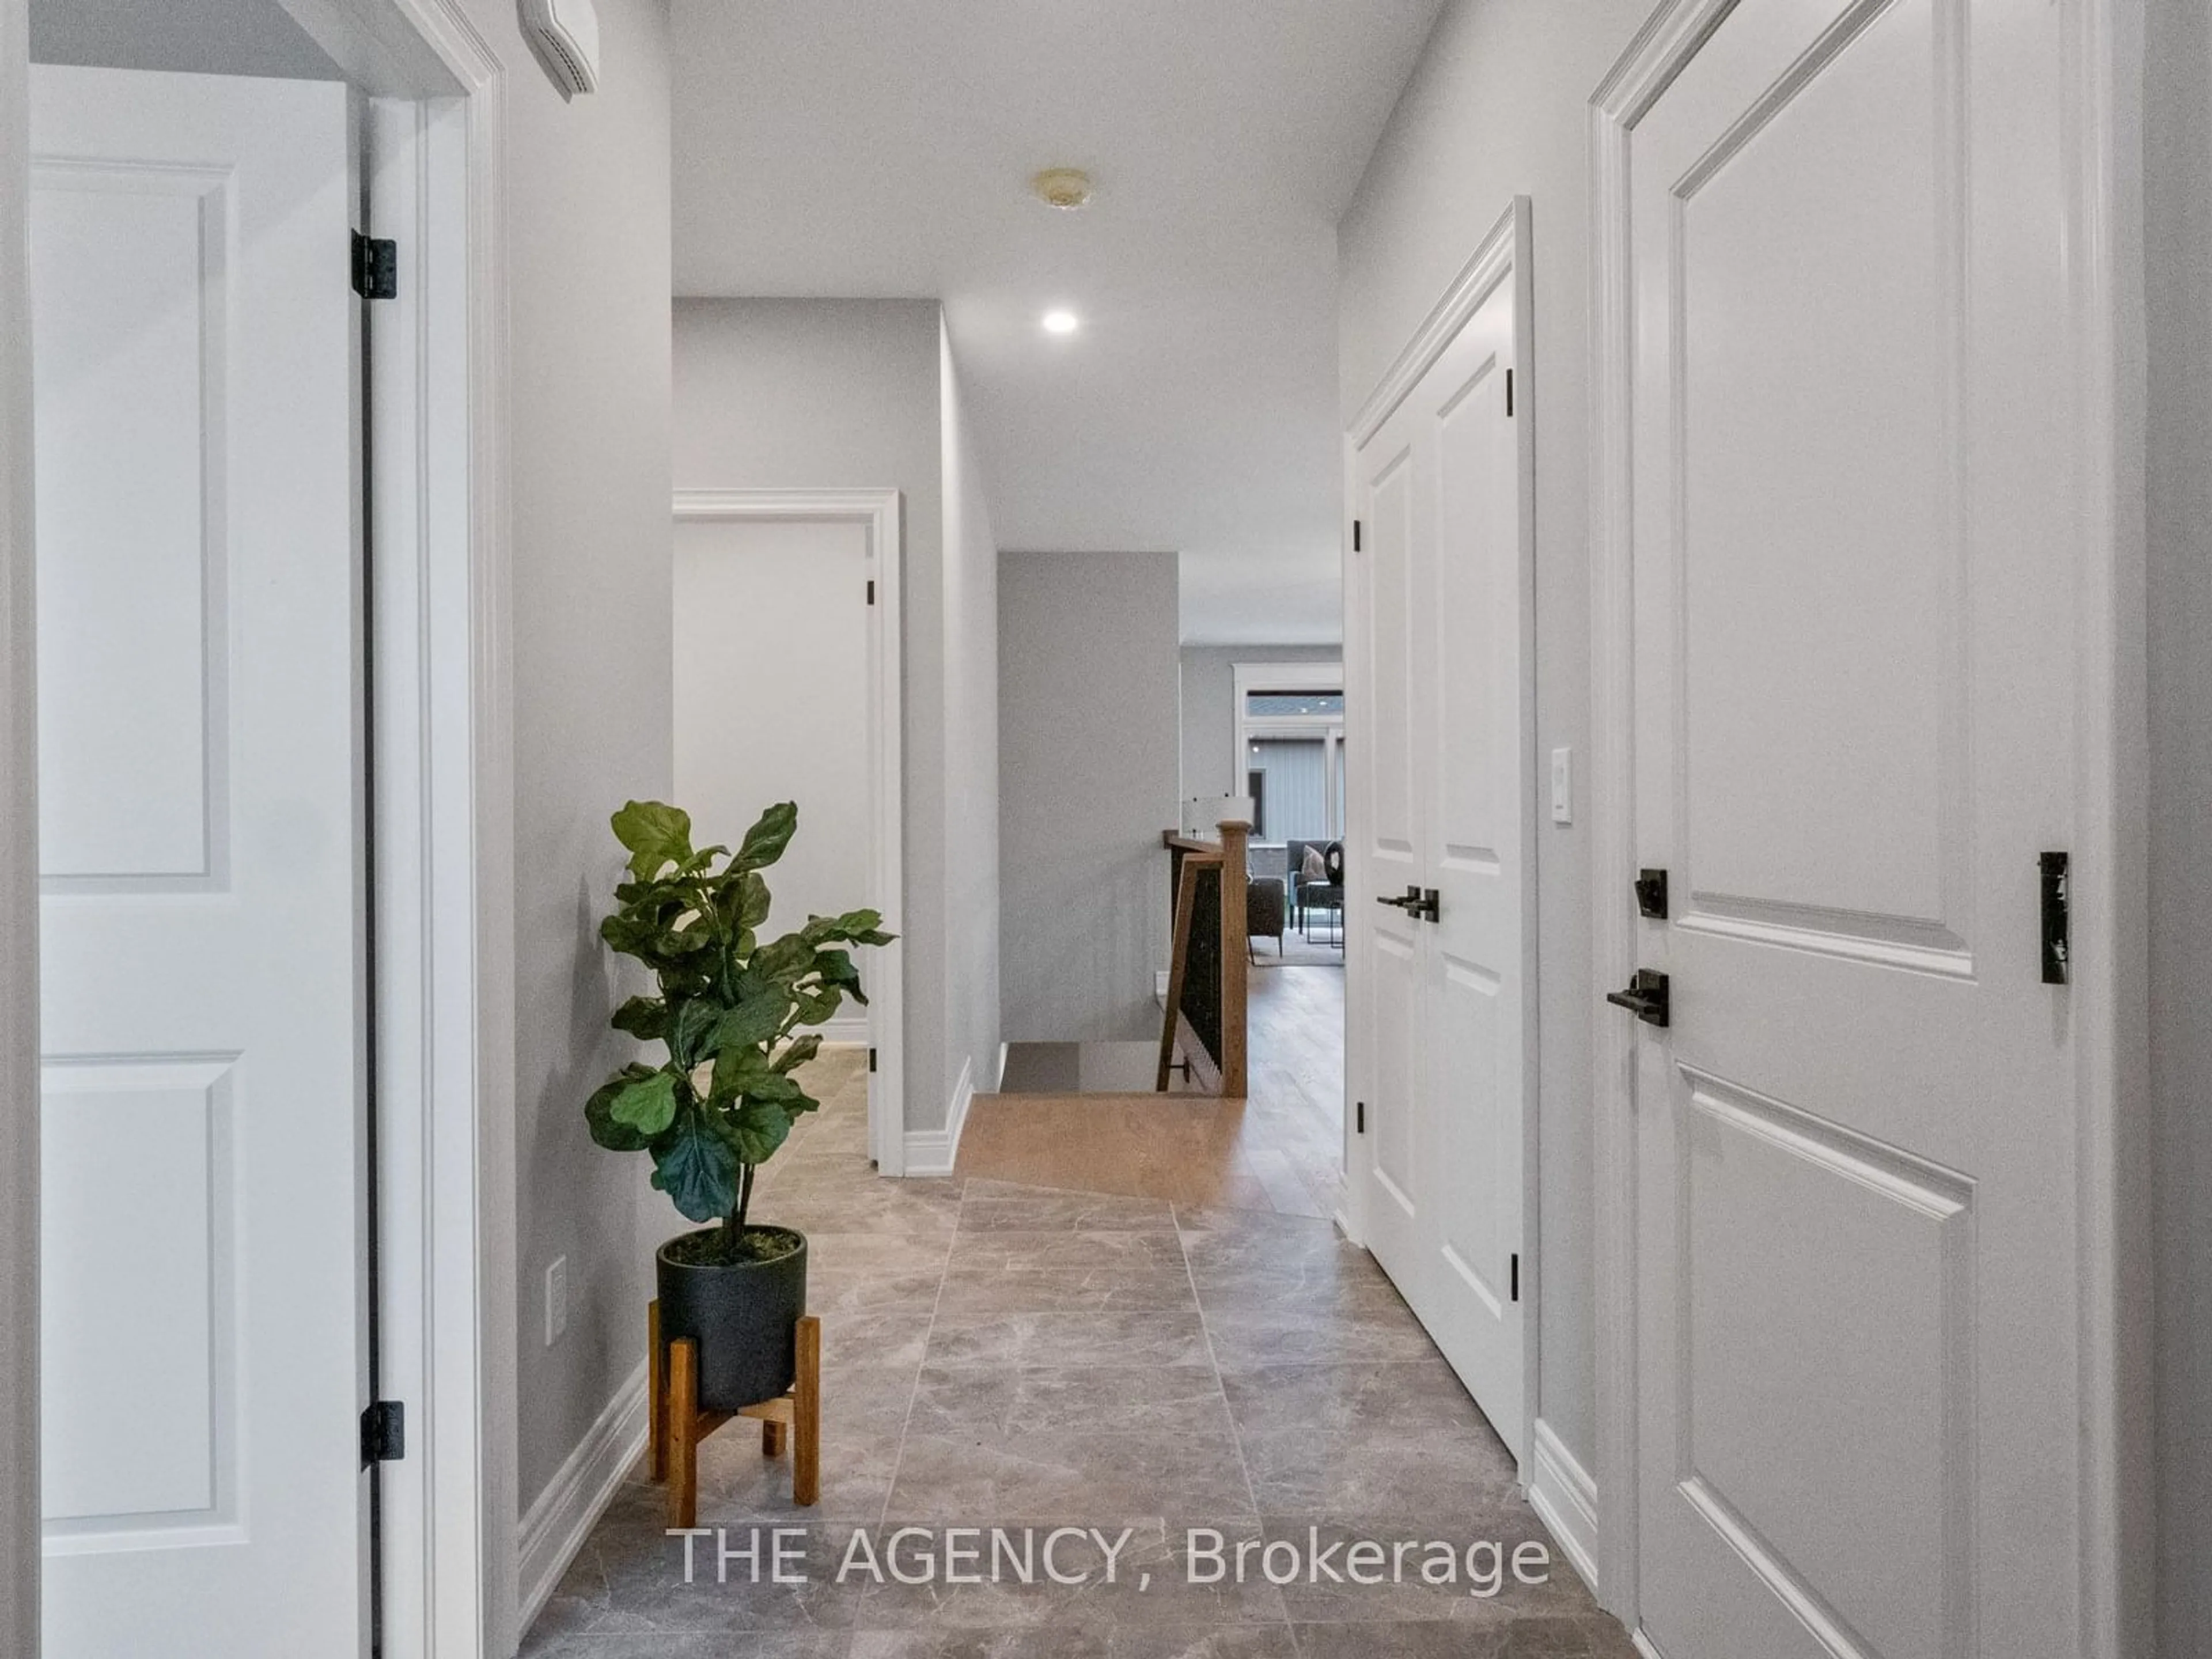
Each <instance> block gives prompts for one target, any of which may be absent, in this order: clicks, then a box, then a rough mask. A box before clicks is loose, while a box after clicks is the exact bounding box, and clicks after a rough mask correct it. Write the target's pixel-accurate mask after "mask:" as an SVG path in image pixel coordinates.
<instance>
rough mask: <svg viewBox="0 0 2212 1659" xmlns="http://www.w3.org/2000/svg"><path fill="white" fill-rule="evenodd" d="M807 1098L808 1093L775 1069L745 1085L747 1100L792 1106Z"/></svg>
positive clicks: (770, 1069)
mask: <svg viewBox="0 0 2212 1659" xmlns="http://www.w3.org/2000/svg"><path fill="white" fill-rule="evenodd" d="M805 1098H806V1091H805V1090H803V1089H801V1088H800V1087H799V1085H798V1084H797V1083H796V1082H794V1081H793V1079H790V1078H787V1077H786V1076H785V1075H784V1074H783V1073H781V1072H779V1071H776V1070H775V1069H774V1068H773V1067H771V1068H769V1070H767V1071H765V1072H763V1073H762V1074H761V1075H760V1076H758V1077H756V1078H754V1079H751V1080H750V1081H749V1082H748V1083H747V1084H746V1085H745V1099H746V1101H747V1102H748V1103H750V1102H753V1101H767V1102H769V1103H773V1104H775V1105H778V1106H790V1105H792V1104H793V1103H795V1102H798V1101H801V1100H804V1099H805Z"/></svg>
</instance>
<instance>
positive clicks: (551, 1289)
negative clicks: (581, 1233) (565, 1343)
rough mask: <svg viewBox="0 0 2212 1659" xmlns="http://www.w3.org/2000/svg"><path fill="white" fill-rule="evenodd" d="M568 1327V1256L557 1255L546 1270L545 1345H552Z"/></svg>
mask: <svg viewBox="0 0 2212 1659" xmlns="http://www.w3.org/2000/svg"><path fill="white" fill-rule="evenodd" d="M567 1329H568V1257H567V1256H565V1255H556V1256H555V1257H554V1258H553V1265H552V1266H551V1267H548V1268H546V1270H545V1346H547V1347H549V1348H550V1347H551V1346H553V1345H554V1344H555V1343H556V1342H558V1341H559V1340H561V1334H562V1332H564V1331H566V1330H567Z"/></svg>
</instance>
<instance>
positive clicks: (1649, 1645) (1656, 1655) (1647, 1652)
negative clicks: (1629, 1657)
mask: <svg viewBox="0 0 2212 1659" xmlns="http://www.w3.org/2000/svg"><path fill="white" fill-rule="evenodd" d="M1628 1640H1629V1643H1630V1644H1631V1645H1632V1647H1634V1648H1635V1650H1637V1651H1638V1653H1640V1654H1642V1655H1643V1656H1644V1659H1667V1656H1666V1655H1665V1654H1663V1653H1662V1652H1660V1651H1659V1644H1657V1643H1656V1642H1655V1641H1653V1640H1652V1639H1651V1638H1650V1637H1648V1636H1646V1635H1645V1634H1644V1632H1642V1631H1640V1630H1637V1631H1631V1632H1629V1633H1628Z"/></svg>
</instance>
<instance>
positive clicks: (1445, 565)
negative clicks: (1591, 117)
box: [1345, 204, 1535, 1455]
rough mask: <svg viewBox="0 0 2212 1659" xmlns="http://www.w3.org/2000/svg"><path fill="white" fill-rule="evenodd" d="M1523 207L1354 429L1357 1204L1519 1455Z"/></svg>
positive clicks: (1351, 908)
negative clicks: (1435, 344) (1421, 352)
mask: <svg viewBox="0 0 2212 1659" xmlns="http://www.w3.org/2000/svg"><path fill="white" fill-rule="evenodd" d="M1526 224H1527V210H1526V206H1525V204H1522V205H1521V206H1519V207H1517V208H1516V211H1515V212H1514V213H1513V214H1512V215H1510V216H1509V217H1508V219H1507V220H1506V221H1504V222H1503V223H1502V224H1501V226H1500V228H1499V231H1498V234H1496V235H1495V236H1494V237H1493V238H1492V242H1491V244H1490V245H1488V246H1487V249H1486V253H1485V255H1484V256H1482V257H1481V258H1479V259H1478V261H1477V264H1476V266H1475V268H1474V270H1473V271H1472V272H1471V273H1470V278H1469V279H1468V282H1467V283H1466V284H1465V285H1464V286H1463V288H1462V290H1461V295H1462V299H1461V305H1462V307H1471V309H1468V313H1467V315H1466V317H1465V320H1464V321H1463V322H1462V324H1460V325H1459V326H1458V327H1457V329H1456V331H1455V332H1454V333H1452V334H1451V335H1450V336H1449V339H1448V340H1447V341H1446V343H1444V344H1443V346H1442V349H1440V350H1436V351H1435V352H1434V355H1433V361H1432V362H1430V363H1429V364H1428V366H1427V367H1426V368H1425V369H1424V370H1421V371H1420V372H1419V375H1418V378H1417V379H1415V380H1413V383H1412V384H1411V386H1408V387H1407V388H1406V389H1405V390H1404V392H1403V395H1402V396H1401V397H1398V398H1396V399H1395V404H1392V405H1391V406H1389V407H1388V408H1385V409H1383V410H1379V411H1377V412H1376V414H1373V415H1370V416H1369V417H1367V419H1366V420H1365V421H1364V422H1363V423H1362V425H1361V426H1360V427H1356V428H1354V431H1353V433H1352V443H1351V493H1352V512H1353V514H1354V516H1355V518H1356V519H1357V520H1358V533H1357V538H1356V542H1357V545H1356V550H1354V551H1352V553H1350V554H1348V555H1347V565H1346V571H1347V575H1346V665H1345V666H1346V691H1347V696H1346V703H1347V717H1348V719H1349V720H1350V721H1351V722H1352V726H1353V732H1352V741H1351V742H1350V743H1349V744H1347V752H1348V755H1349V757H1350V760H1351V763H1352V773H1351V782H1352V823H1351V826H1350V827H1351V831H1352V834H1351V836H1350V837H1349V838H1348V839H1347V842H1346V847H1347V850H1348V851H1349V853H1350V859H1349V865H1348V870H1347V879H1348V882H1349V885H1350V893H1349V897H1348V902H1347V907H1346V929H1347V939H1348V941H1349V946H1348V954H1347V958H1346V962H1347V969H1348V971H1349V973H1350V975H1351V984H1350V987H1349V992H1350V1003H1349V1011H1348V1012H1349V1019H1350V1022H1351V1029H1350V1030H1349V1032H1348V1037H1349V1046H1348V1049H1347V1054H1346V1059H1347V1062H1348V1078H1349V1081H1350V1084H1351V1090H1350V1092H1351V1096H1352V1102H1353V1110H1354V1124H1353V1133H1352V1138H1351V1142H1350V1145H1351V1152H1350V1158H1349V1164H1350V1171H1351V1179H1352V1182H1353V1183H1354V1186H1355V1187H1356V1188H1357V1189H1358V1190H1357V1192H1356V1194H1355V1205H1356V1206H1357V1207H1358V1210H1359V1211H1360V1212H1361V1213H1362V1216H1363V1219H1362V1222H1361V1225H1362V1226H1363V1228H1364V1237H1365V1242H1366V1243H1367V1244H1368V1246H1369V1247H1370V1249H1372V1250H1373V1251H1374V1253H1375V1255H1376V1260H1377V1261H1380V1262H1381V1263H1382V1265H1383V1268H1384V1269H1385V1270H1386V1271H1387V1272H1388V1273H1389V1275H1390V1277H1391V1279H1392V1280H1393V1281H1394V1282H1395V1284H1396V1285H1397V1286H1398V1288H1399V1290H1400V1291H1401V1293H1402V1294H1403V1295H1404V1297H1406V1300H1407V1304H1409V1305H1410V1306H1411V1307H1412V1309H1413V1312H1414V1313H1415V1314H1416V1315H1417V1316H1419V1318H1420V1320H1421V1322H1422V1323H1423V1324H1424V1325H1425V1327H1426V1328H1428V1331H1429V1334H1431V1336H1432V1337H1433V1338H1435V1340H1436V1342H1437V1346H1438V1347H1439V1348H1441V1349H1442V1350H1443V1353H1444V1356H1445V1358H1447V1359H1449V1361H1450V1362H1451V1364H1452V1365H1453V1367H1454V1369H1455V1370H1457V1372H1458V1373H1459V1376H1460V1377H1461V1378H1462V1381H1464V1382H1465V1383H1466V1384H1467V1386H1468V1390H1469V1392H1471V1393H1472V1394H1473V1395H1474V1398H1475V1401H1476V1402H1477V1403H1478V1404H1479V1405H1480V1407H1482V1409H1483V1411H1484V1413H1486V1415H1487V1416H1488V1417H1489V1419H1490V1420H1491V1422H1492V1425H1493V1426H1494V1427H1495V1428H1496V1429H1497V1430H1498V1433H1499V1435H1500V1436H1501V1437H1504V1440H1505V1441H1506V1443H1507V1444H1508V1445H1509V1446H1510V1447H1511V1448H1513V1449H1514V1450H1515V1452H1516V1455H1523V1454H1524V1453H1525V1447H1526V1436H1527V1425H1526V1421H1525V1419H1526V1415H1527V1411H1528V1402H1529V1394H1530V1389H1529V1368H1528V1359H1529V1352H1528V1341H1527V1338H1526V1334H1525V1333H1524V1329H1523V1323H1524V1310H1525V1309H1526V1308H1527V1307H1528V1305H1529V1303H1528V1292H1529V1291H1530V1290H1531V1288H1532V1286H1533V1284H1534V1263H1533V1261H1530V1259H1529V1246H1528V1237H1529V1230H1530V1228H1531V1225H1532V1224H1533V1220H1534V1218H1533V1216H1531V1215H1530V1214H1529V1213H1528V1207H1529V1206H1528V1205H1527V1204H1526V1202H1525V1199H1524V1191H1525V1186H1526V1176H1527V1172H1528V1170H1529V1169H1530V1168H1532V1167H1533V1158H1534V1146H1533V1138H1534V1122H1535V1118H1534V1110H1533V1107H1532V1105H1531V1103H1530V1101H1529V1099H1528V1095H1529V1090H1530V1085H1531V1083H1532V1079H1533V1078H1534V1006H1533V1000H1532V996H1533V987H1532V980H1533V969H1534V938H1533V928H1534V888H1533V884H1532V880H1531V875H1532V872H1531V855H1532V851H1533V848H1532V847H1531V836H1530V833H1529V827H1528V823H1529V809H1530V803H1531V796H1532V791H1531V783H1530V779H1531V769H1532V766H1533V764H1534V727H1533V722H1532V714H1533V710H1532V706H1531V705H1532V702H1533V699H1532V697H1531V696H1530V693H1529V690H1528V687H1529V671H1530V665H1531V657H1530V652H1531V642H1532V635H1533V625H1534V605H1533V597H1532V576H1533V567H1532V562H1531V555H1532V550H1533V540H1532V536H1531V530H1532V526H1531V523H1530V518H1529V512H1528V505H1529V501H1528V489H1529V484H1530V481H1531V472H1530V461H1531V459H1532V453H1533V452H1532V449H1531V447H1530V446H1529V444H1528V431H1529V422H1528V396H1527V394H1528V385H1527V381H1526V379H1525V377H1524V376H1522V374H1520V362H1521V360H1522V358H1523V357H1524V356H1525V355H1526V354H1525V352H1524V350H1523V349H1522V340H1523V339H1524V338H1525V336H1524V335H1523V333H1522V327H1523V326H1524V325H1525V319H1526V304H1525V300H1524V298H1523V295H1522V292H1521V280H1520V279H1521V276H1522V270H1523V269H1524V267H1525V260H1524V259H1523V258H1522V257H1521V256H1520V254H1519V252H1518V250H1520V249H1522V247H1524V246H1525V241H1524V240H1523V238H1524V233H1525V228H1526ZM1409 896H1410V897H1409ZM1363 1126H1364V1131H1363Z"/></svg>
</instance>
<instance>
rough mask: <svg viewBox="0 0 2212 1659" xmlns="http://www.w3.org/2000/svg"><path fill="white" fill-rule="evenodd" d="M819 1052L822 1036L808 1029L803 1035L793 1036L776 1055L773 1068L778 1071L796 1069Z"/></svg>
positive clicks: (820, 1050)
mask: <svg viewBox="0 0 2212 1659" xmlns="http://www.w3.org/2000/svg"><path fill="white" fill-rule="evenodd" d="M821 1052H822V1037H821V1035H820V1034H819V1033H818V1032H813V1031H810V1032H808V1033H807V1034H806V1035H805V1036H802V1037H793V1038H792V1040H791V1041H790V1042H787V1043H786V1044H784V1046H783V1051H782V1052H781V1054H777V1055H776V1057H775V1069H776V1070H777V1071H779V1072H794V1071H797V1070H798V1069H799V1067H800V1066H804V1065H805V1064H806V1062H807V1061H808V1060H811V1059H813V1058H814V1056H815V1055H816V1054H819V1053H821Z"/></svg>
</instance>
